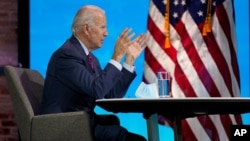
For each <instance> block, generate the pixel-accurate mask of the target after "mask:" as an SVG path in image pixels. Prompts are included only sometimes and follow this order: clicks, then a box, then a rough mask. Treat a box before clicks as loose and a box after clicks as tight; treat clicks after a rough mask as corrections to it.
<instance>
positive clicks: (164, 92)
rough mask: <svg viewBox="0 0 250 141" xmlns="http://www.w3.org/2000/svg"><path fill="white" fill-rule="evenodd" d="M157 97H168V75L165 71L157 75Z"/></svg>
mask: <svg viewBox="0 0 250 141" xmlns="http://www.w3.org/2000/svg"><path fill="white" fill-rule="evenodd" d="M157 80H158V93H159V97H169V95H170V74H169V72H166V71H161V72H158V73H157Z"/></svg>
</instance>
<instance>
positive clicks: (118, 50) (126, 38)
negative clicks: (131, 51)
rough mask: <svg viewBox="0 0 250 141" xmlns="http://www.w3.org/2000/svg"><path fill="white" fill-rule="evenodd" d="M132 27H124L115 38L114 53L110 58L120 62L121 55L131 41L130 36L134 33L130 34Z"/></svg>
mask: <svg viewBox="0 0 250 141" xmlns="http://www.w3.org/2000/svg"><path fill="white" fill-rule="evenodd" d="M131 31H132V29H130V28H125V29H124V30H123V31H122V33H121V35H120V36H119V37H118V39H117V40H116V44H115V50H114V54H113V56H112V59H113V60H115V61H117V62H120V61H121V59H122V57H123V55H124V54H125V53H126V51H127V49H128V47H129V46H130V45H131V44H132V43H133V42H132V41H131V38H132V37H133V36H134V35H135V34H134V33H132V34H131Z"/></svg>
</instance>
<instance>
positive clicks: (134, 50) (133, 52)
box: [125, 34, 147, 66]
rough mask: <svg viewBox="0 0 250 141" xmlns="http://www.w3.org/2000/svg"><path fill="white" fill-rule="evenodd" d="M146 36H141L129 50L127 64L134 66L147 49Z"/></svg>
mask: <svg viewBox="0 0 250 141" xmlns="http://www.w3.org/2000/svg"><path fill="white" fill-rule="evenodd" d="M146 45H147V44H146V35H144V34H141V35H139V36H138V37H137V38H136V39H135V40H134V41H133V42H132V44H130V46H129V47H128V49H127V52H126V60H125V62H126V63H127V64H128V65H131V66H133V65H134V61H135V59H136V58H137V57H138V56H139V55H140V54H141V52H142V51H143V50H144V49H145V47H146Z"/></svg>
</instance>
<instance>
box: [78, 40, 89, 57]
mask: <svg viewBox="0 0 250 141" xmlns="http://www.w3.org/2000/svg"><path fill="white" fill-rule="evenodd" d="M76 39H77V40H78V41H79V43H80V44H81V46H82V48H83V50H84V52H85V53H86V55H89V50H88V49H87V47H86V46H85V45H84V43H83V42H82V41H81V40H79V39H78V38H77V37H76Z"/></svg>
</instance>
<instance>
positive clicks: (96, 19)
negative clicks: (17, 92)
mask: <svg viewBox="0 0 250 141" xmlns="http://www.w3.org/2000/svg"><path fill="white" fill-rule="evenodd" d="M131 31H132V30H131V29H130V28H126V29H124V31H123V32H122V33H121V34H120V36H119V37H118V39H117V41H116V44H115V48H114V51H113V55H112V57H111V60H110V61H109V63H108V64H107V65H106V66H105V68H104V69H101V67H100V64H99V61H98V60H97V58H96V57H95V56H94V55H93V54H92V53H91V52H92V51H93V50H95V49H98V48H100V47H101V46H102V44H103V41H104V38H105V37H106V36H107V35H108V32H107V29H106V17H105V12H104V11H103V10H102V9H101V8H99V7H97V6H93V5H88V6H84V7H82V8H81V9H80V10H79V11H78V12H77V13H76V16H75V18H74V21H73V24H72V32H73V35H72V36H71V37H70V38H69V39H68V40H67V41H66V42H65V43H64V44H63V45H62V46H61V47H60V48H59V49H58V50H56V51H55V52H54V53H53V55H52V57H51V59H50V61H49V64H48V68H47V73H46V78H45V85H44V96H43V100H42V106H41V114H49V113H62V112H73V111H86V112H87V113H89V115H90V117H91V125H92V127H93V129H94V136H95V140H96V141H135V140H136V141H145V140H146V139H145V138H144V137H142V136H140V135H137V134H134V133H131V132H129V131H127V130H126V129H125V128H123V127H122V126H120V125H118V124H112V123H104V121H110V120H105V119H102V118H100V116H98V115H97V114H96V113H95V112H94V108H95V100H96V99H101V98H121V97H123V96H124V95H125V94H126V91H127V89H128V87H129V85H130V84H131V82H132V81H133V79H134V78H135V76H136V73H135V71H134V66H133V65H134V61H135V60H136V58H137V57H138V56H139V55H140V53H141V52H142V50H143V49H144V47H145V41H146V39H145V35H143V34H141V35H139V36H137V37H136V38H135V39H134V40H132V38H133V36H134V34H133V33H131ZM123 57H125V59H124V64H123V65H121V60H122V58H123Z"/></svg>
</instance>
